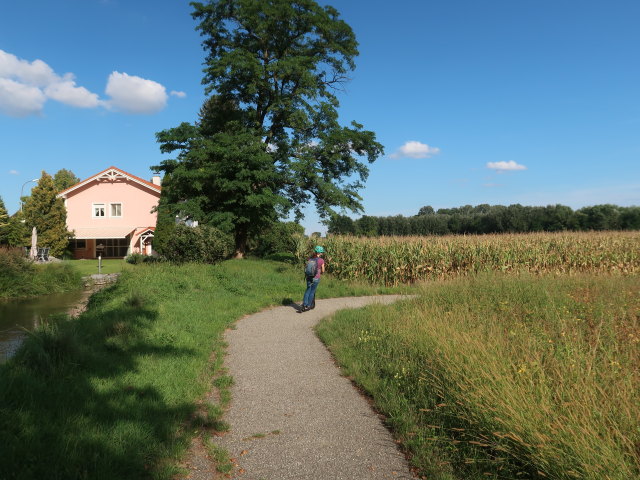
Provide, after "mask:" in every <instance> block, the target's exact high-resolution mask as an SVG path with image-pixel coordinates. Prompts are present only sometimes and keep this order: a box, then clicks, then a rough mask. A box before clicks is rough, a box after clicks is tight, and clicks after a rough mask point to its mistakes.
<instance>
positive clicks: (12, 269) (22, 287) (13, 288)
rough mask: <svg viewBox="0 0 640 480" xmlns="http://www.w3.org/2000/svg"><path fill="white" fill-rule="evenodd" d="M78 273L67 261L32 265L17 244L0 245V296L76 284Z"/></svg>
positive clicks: (50, 290) (24, 294)
mask: <svg viewBox="0 0 640 480" xmlns="http://www.w3.org/2000/svg"><path fill="white" fill-rule="evenodd" d="M80 285H81V278H80V273H79V272H78V271H77V270H75V269H74V268H73V267H71V266H70V265H67V264H47V265H40V266H36V265H34V264H33V262H31V261H30V260H29V259H28V258H27V257H25V256H24V255H23V253H22V249H19V248H0V298H17V297H31V296H35V295H44V294H46V293H54V292H62V291H66V290H72V289H74V288H79V287H80Z"/></svg>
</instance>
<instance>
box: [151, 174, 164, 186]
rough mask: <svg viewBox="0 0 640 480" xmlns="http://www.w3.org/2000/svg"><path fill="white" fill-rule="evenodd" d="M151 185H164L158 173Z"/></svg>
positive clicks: (152, 179)
mask: <svg viewBox="0 0 640 480" xmlns="http://www.w3.org/2000/svg"><path fill="white" fill-rule="evenodd" d="M151 183H153V184H154V185H158V186H160V185H162V179H161V178H160V174H159V173H158V172H154V173H153V177H151Z"/></svg>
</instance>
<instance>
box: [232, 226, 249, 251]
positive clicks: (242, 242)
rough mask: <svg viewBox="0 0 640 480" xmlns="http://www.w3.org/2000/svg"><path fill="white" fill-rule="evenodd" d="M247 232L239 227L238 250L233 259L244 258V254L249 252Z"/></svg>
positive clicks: (237, 229) (237, 236)
mask: <svg viewBox="0 0 640 480" xmlns="http://www.w3.org/2000/svg"><path fill="white" fill-rule="evenodd" d="M247 237H248V234H247V231H246V229H245V228H243V227H242V226H237V227H236V231H235V239H236V250H235V252H234V253H233V258H244V254H245V253H246V252H247Z"/></svg>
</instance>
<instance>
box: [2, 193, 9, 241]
mask: <svg viewBox="0 0 640 480" xmlns="http://www.w3.org/2000/svg"><path fill="white" fill-rule="evenodd" d="M8 233H9V213H8V212H7V208H6V207H5V206H4V201H3V200H2V197H0V245H6V244H7V243H8V242H7V234H8Z"/></svg>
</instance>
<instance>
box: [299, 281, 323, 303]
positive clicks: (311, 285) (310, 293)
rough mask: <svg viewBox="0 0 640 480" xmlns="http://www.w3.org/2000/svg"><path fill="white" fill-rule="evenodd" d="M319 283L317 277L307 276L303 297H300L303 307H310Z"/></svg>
mask: <svg viewBox="0 0 640 480" xmlns="http://www.w3.org/2000/svg"><path fill="white" fill-rule="evenodd" d="M319 283H320V279H319V278H315V277H311V278H307V291H306V292H304V298H303V299H302V306H303V307H310V306H311V305H313V303H314V300H315V298H316V288H318V284H319Z"/></svg>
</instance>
